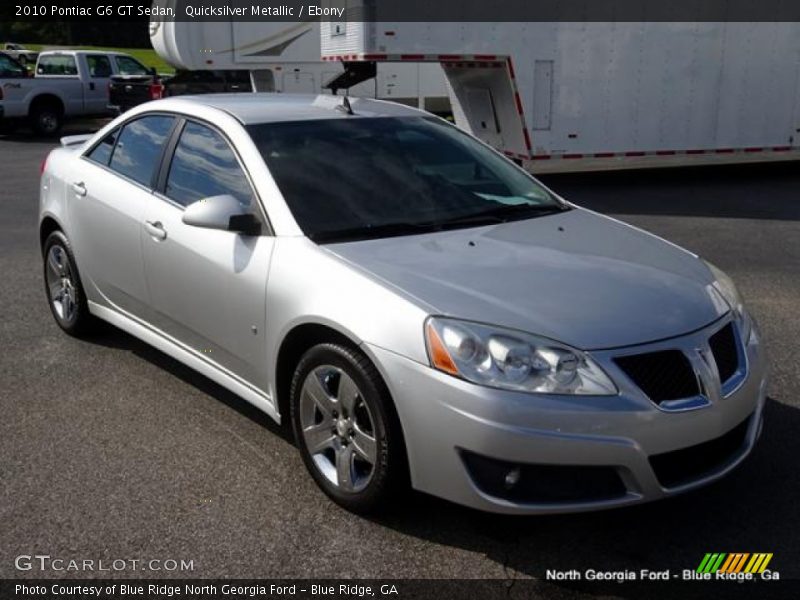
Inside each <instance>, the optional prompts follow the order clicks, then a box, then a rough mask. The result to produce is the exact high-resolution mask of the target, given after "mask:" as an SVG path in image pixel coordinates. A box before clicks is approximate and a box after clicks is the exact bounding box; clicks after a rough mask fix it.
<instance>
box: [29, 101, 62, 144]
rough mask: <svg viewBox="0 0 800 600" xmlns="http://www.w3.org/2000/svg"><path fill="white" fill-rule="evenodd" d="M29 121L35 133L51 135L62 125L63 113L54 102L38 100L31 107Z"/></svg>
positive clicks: (58, 130) (45, 135) (55, 133)
mask: <svg viewBox="0 0 800 600" xmlns="http://www.w3.org/2000/svg"><path fill="white" fill-rule="evenodd" d="M29 121H30V125H31V129H33V131H34V133H35V134H36V135H39V136H42V137H51V136H55V135H58V133H59V132H60V131H61V128H62V127H63V126H64V114H63V111H62V110H61V107H60V106H58V105H57V104H56V103H55V102H39V103H36V104H34V105H33V106H32V107H31V111H30V115H29Z"/></svg>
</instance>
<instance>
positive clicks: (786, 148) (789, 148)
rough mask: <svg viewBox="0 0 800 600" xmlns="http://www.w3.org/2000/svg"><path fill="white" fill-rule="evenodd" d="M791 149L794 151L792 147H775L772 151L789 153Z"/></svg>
mask: <svg viewBox="0 0 800 600" xmlns="http://www.w3.org/2000/svg"><path fill="white" fill-rule="evenodd" d="M791 149H792V147H791V146H775V147H774V148H773V149H772V151H773V152H788V151H789V150H791Z"/></svg>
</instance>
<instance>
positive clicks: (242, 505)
mask: <svg viewBox="0 0 800 600" xmlns="http://www.w3.org/2000/svg"><path fill="white" fill-rule="evenodd" d="M51 147H52V142H46V141H41V140H35V139H31V138H29V137H28V136H27V135H25V134H20V135H18V136H14V137H10V138H9V137H6V138H0V186H1V188H2V191H0V273H2V283H0V307H2V311H3V318H2V320H0V342H2V348H1V350H0V577H2V578H11V577H42V576H45V577H58V576H64V575H70V576H73V577H74V576H81V577H83V576H90V575H92V573H91V572H90V573H78V574H75V573H73V574H70V573H63V572H62V573H59V572H52V571H50V572H45V573H41V572H39V571H36V570H31V571H19V570H17V569H16V568H15V564H14V559H15V557H17V556H19V555H33V554H47V555H50V556H53V557H63V558H68V559H69V558H76V559H84V558H88V559H105V560H113V559H143V560H149V559H174V560H181V559H183V560H191V561H193V570H191V571H188V572H180V571H178V572H167V571H142V572H140V573H127V576H129V577H130V576H137V577H139V576H141V577H239V578H254V577H334V578H339V577H386V578H451V577H456V578H501V579H509V580H513V579H521V578H542V577H543V576H544V574H545V572H546V570H547V569H560V570H567V569H572V568H575V569H580V570H583V569H588V568H593V569H598V570H609V571H617V570H627V569H634V570H638V569H641V568H647V569H654V570H655V569H666V568H671V569H675V570H680V569H694V568H695V567H696V566H697V564H698V563H699V562H700V560H701V559H702V557H703V555H704V554H705V553H706V552H772V553H774V558H773V559H772V564H771V567H772V568H774V569H776V570H778V571H780V572H781V576H782V577H783V578H800V565H799V564H798V562H797V557H798V556H800V535H798V533H797V531H798V529H800V509H799V508H798V499H799V498H800V470H798V468H797V461H798V457H800V435H799V434H798V432H799V431H800V398H798V396H800V374H798V366H797V364H798V360H797V352H798V340H799V339H800V319H798V309H800V166H799V165H797V164H775V165H756V166H752V167H747V166H737V167H719V168H706V167H704V168H702V169H679V170H678V169H670V170H663V171H650V170H648V171H637V172H633V173H622V172H614V173H591V174H583V175H558V176H548V177H546V178H544V180H545V181H546V183H548V184H549V185H550V186H552V187H553V188H554V189H555V190H556V191H558V192H559V193H561V194H562V195H564V196H565V197H567V198H568V199H570V200H572V201H574V202H576V203H578V204H581V205H583V206H585V207H589V208H592V209H595V210H598V211H600V212H603V213H607V214H611V215H613V216H615V217H617V218H620V219H622V220H625V221H628V222H630V223H633V224H635V225H637V226H641V227H644V228H646V229H648V230H649V231H652V232H654V233H656V234H658V235H660V236H663V237H665V238H667V239H668V240H671V241H673V242H675V243H677V244H680V245H682V246H685V247H687V248H689V249H691V250H692V251H694V252H696V253H698V254H700V255H702V256H704V257H706V258H708V259H709V260H711V261H712V262H714V263H715V264H717V265H718V266H719V267H721V268H723V269H724V270H726V271H727V272H728V273H729V274H731V275H732V276H733V277H734V279H735V280H736V281H737V283H738V285H739V287H740V289H741V291H742V293H743V295H744V296H745V298H746V300H747V302H748V305H749V307H750V308H751V310H752V312H753V313H754V315H755V317H756V318H757V320H758V321H759V323H760V325H761V328H762V331H763V334H764V337H765V339H766V343H767V345H768V350H769V355H770V357H771V366H772V379H771V384H770V388H769V401H768V405H767V408H766V414H765V424H764V433H763V436H762V438H761V441H760V443H759V444H758V446H757V448H756V449H755V451H754V452H753V454H752V456H751V457H750V458H749V459H748V460H747V461H746V462H745V463H744V464H743V465H742V466H741V467H740V468H739V469H737V470H736V471H735V472H734V473H733V474H731V475H730V476H729V477H727V478H725V479H724V480H722V481H720V482H718V483H716V484H714V485H712V486H710V487H707V488H704V489H702V490H699V491H695V492H693V493H690V494H686V495H684V496H681V497H678V498H675V499H671V500H668V501H662V502H658V503H654V504H649V505H643V506H639V507H635V508H628V509H619V510H613V511H607V512H599V513H592V514H581V515H561V516H546V517H523V518H520V517H502V516H494V515H488V514H482V513H478V512H475V511H472V510H468V509H465V508H461V507H459V506H456V505H453V504H449V503H447V502H444V501H440V500H437V499H435V498H431V497H428V496H425V495H422V494H418V493H414V494H411V495H410V496H409V497H408V499H407V500H406V501H405V502H404V503H403V505H402V506H399V507H398V508H397V509H396V510H394V511H393V512H392V513H390V514H388V515H385V516H382V517H379V518H372V519H365V518H361V517H357V516H354V515H351V514H349V513H347V512H345V511H344V510H342V509H340V508H338V507H337V506H335V505H334V504H332V503H331V502H329V501H328V500H327V499H326V497H325V496H324V495H323V494H322V493H321V492H320V491H319V490H318V489H317V488H316V486H315V485H314V484H313V482H312V480H311V479H310V477H309V476H308V475H307V474H306V472H305V469H304V468H303V465H302V462H301V460H300V457H299V455H298V454H297V451H296V449H295V448H294V446H293V445H292V442H291V440H290V438H289V436H288V435H287V434H285V433H284V432H283V431H282V430H281V429H280V428H279V427H278V426H276V425H275V424H273V423H272V421H271V420H270V419H269V418H268V417H266V416H264V415H262V414H261V413H259V412H258V411H257V410H255V409H253V408H252V407H251V406H250V405H248V404H247V403H246V402H244V401H243V400H240V399H239V398H237V397H236V396H234V395H233V394H231V393H229V392H227V391H225V390H223V389H222V388H220V387H219V386H217V385H215V384H214V383H212V382H211V381H209V380H207V379H205V378H203V377H201V376H200V375H197V374H195V373H194V372H192V371H191V370H189V369H187V368H185V367H183V366H182V365H180V364H179V363H177V362H176V361H174V360H172V359H170V358H168V357H167V356H165V355H164V354H161V353H160V352H158V351H156V350H153V349H151V348H149V347H148V346H146V345H145V344H143V343H141V342H139V341H138V340H136V339H135V338H133V337H131V336H129V335H127V334H124V333H122V332H120V331H118V330H115V329H113V328H111V327H108V328H105V329H104V330H103V331H101V332H100V333H99V334H98V335H97V336H96V337H94V338H92V339H89V340H77V339H73V338H70V337H68V336H66V335H64V334H63V333H62V332H61V331H60V330H59V329H58V327H57V326H56V324H55V323H54V322H53V320H52V318H51V316H50V313H49V310H48V307H47V303H46V301H45V294H44V289H43V283H42V272H41V266H42V262H41V256H40V252H39V248H38V236H37V214H36V213H37V188H38V175H39V165H40V162H41V160H42V159H43V158H44V157H45V156H46V154H47V152H48V151H49V150H50V148H51ZM98 575H99V574H98ZM759 585H762V584H759ZM509 589H510V590H511V591H514V589H515V587H514V586H512V587H510V588H509ZM516 589H518V590H526V593H527V594H529V595H537V594H538V595H540V596H542V597H565V598H570V597H574V596H578V595H581V594H582V591H586V590H587V589H588V588H587V587H585V586H581V585H578V584H576V583H574V582H569V581H565V582H559V583H553V582H544V581H541V582H537V583H527V584H525V586H523V585H522V584H519V585H517V586H516ZM612 593H613V595H620V596H630V597H634V596H633V595H632V594H629V593H628V592H627V591H626V590H625V589H624V588H622V587H620V588H618V589H615V590H613V592H612ZM512 595H513V594H512Z"/></svg>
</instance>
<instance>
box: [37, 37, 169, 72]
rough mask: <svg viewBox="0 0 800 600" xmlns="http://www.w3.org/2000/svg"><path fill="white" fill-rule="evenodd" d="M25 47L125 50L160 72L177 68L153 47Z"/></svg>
mask: <svg viewBox="0 0 800 600" xmlns="http://www.w3.org/2000/svg"><path fill="white" fill-rule="evenodd" d="M25 47H26V48H28V49H30V50H34V51H35V52H41V51H42V50H65V49H67V48H70V49H72V50H100V51H102V50H105V51H114V52H124V53H125V54H130V55H131V56H133V57H134V58H135V59H136V60H138V61H139V62H140V63H142V64H143V65H144V66H146V67H155V68H156V71H158V72H159V73H174V72H175V68H174V67H173V66H172V65H170V64H169V63H167V62H165V61H164V60H163V59H162V58H161V57H160V56H159V55H158V54H156V51H155V50H153V49H152V48H106V47H100V46H48V45H47V44H25Z"/></svg>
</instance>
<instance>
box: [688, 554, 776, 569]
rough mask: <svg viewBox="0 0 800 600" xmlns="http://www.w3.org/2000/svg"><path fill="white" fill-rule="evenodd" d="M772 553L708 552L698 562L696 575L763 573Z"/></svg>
mask: <svg viewBox="0 0 800 600" xmlns="http://www.w3.org/2000/svg"><path fill="white" fill-rule="evenodd" d="M771 560H772V552H769V553H767V552H756V553H754V554H750V553H749V552H732V553H725V552H713V553H712V552H709V553H707V554H706V555H705V556H704V557H703V560H702V561H700V566H699V567H697V572H698V573H763V572H764V570H765V569H766V568H767V565H768V564H769V561H771Z"/></svg>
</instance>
